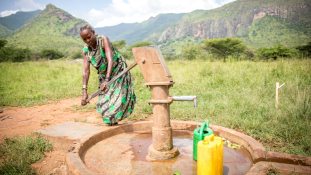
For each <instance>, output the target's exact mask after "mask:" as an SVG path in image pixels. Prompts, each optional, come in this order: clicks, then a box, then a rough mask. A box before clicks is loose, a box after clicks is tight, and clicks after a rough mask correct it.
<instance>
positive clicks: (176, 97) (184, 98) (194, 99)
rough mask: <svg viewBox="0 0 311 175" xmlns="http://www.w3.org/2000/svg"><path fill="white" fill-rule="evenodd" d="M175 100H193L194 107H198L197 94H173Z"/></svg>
mask: <svg viewBox="0 0 311 175" xmlns="http://www.w3.org/2000/svg"><path fill="white" fill-rule="evenodd" d="M171 98H172V100H173V101H193V104H194V107H198V101H197V96H196V95H194V96H172V97H171Z"/></svg>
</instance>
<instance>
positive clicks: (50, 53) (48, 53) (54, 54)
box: [41, 49, 64, 60]
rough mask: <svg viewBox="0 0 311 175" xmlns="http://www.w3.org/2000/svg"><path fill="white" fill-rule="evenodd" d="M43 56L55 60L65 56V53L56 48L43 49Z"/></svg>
mask: <svg viewBox="0 0 311 175" xmlns="http://www.w3.org/2000/svg"><path fill="white" fill-rule="evenodd" d="M41 57H42V58H47V59H48V60H54V59H59V58H62V57H64V54H63V53H62V52H60V51H58V50H54V49H42V50H41Z"/></svg>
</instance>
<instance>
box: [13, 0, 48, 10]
mask: <svg viewBox="0 0 311 175" xmlns="http://www.w3.org/2000/svg"><path fill="white" fill-rule="evenodd" d="M15 6H17V7H21V11H34V10H38V9H41V10H43V9H44V8H45V6H44V5H42V4H38V3H35V2H34V1H33V0H19V1H16V2H15Z"/></svg>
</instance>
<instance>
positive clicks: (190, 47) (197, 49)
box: [181, 42, 202, 60]
mask: <svg viewBox="0 0 311 175" xmlns="http://www.w3.org/2000/svg"><path fill="white" fill-rule="evenodd" d="M181 52H182V53H183V55H184V57H186V58H187V59H188V60H194V59H196V58H197V57H198V56H199V55H200V54H201V52H202V48H201V46H200V45H198V44H193V43H189V42H188V43H187V44H186V45H184V46H183V48H182V50H181Z"/></svg>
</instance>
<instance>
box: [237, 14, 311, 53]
mask: <svg viewBox="0 0 311 175" xmlns="http://www.w3.org/2000/svg"><path fill="white" fill-rule="evenodd" d="M237 37H241V38H242V39H243V40H245V42H244V43H245V44H247V45H250V46H254V47H256V48H259V47H272V46H273V45H279V44H281V45H284V46H287V47H294V46H297V45H301V44H304V43H307V42H308V41H310V40H311V23H310V24H306V23H302V22H297V23H292V22H289V21H288V20H284V19H281V18H280V17H277V16H265V17H263V18H261V19H259V20H256V21H254V22H253V23H252V25H251V26H249V27H248V28H247V34H244V35H242V36H239V35H237Z"/></svg>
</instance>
